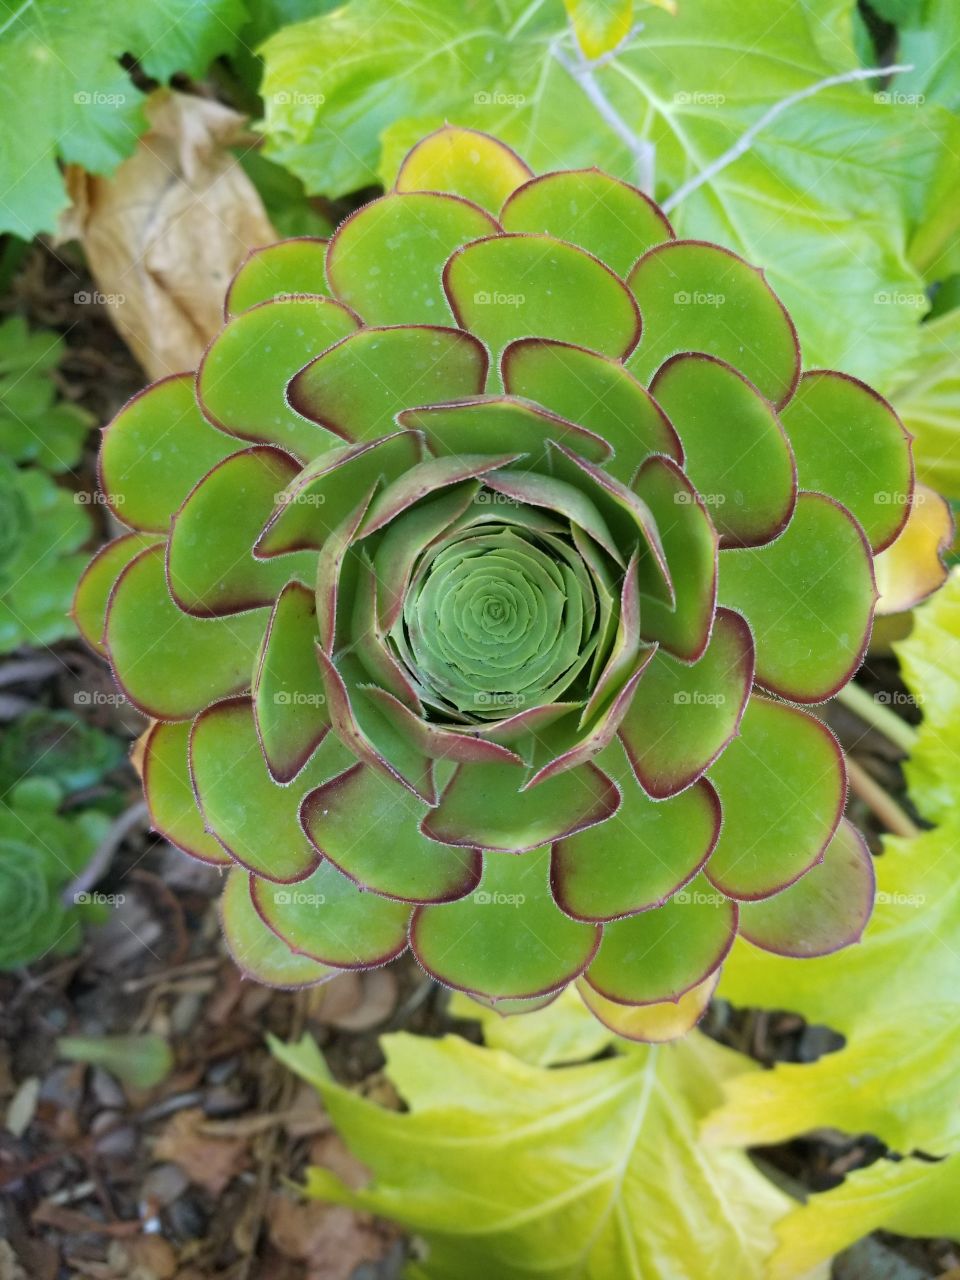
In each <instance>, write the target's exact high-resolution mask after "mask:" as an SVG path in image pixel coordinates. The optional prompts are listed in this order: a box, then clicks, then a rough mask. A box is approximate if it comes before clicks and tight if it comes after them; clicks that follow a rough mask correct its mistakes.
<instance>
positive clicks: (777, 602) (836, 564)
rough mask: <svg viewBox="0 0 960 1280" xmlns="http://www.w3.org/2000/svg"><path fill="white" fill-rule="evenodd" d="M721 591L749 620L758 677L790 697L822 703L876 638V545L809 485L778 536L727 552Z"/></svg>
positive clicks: (727, 602)
mask: <svg viewBox="0 0 960 1280" xmlns="http://www.w3.org/2000/svg"><path fill="white" fill-rule="evenodd" d="M718 596H719V600H720V602H721V604H725V605H729V606H730V608H732V609H738V610H740V612H741V613H743V615H744V616H745V617H746V619H747V621H748V622H749V623H750V626H751V629H752V630H753V635H754V639H755V641H756V646H757V670H756V678H757V680H758V681H759V682H760V683H761V684H763V685H765V686H766V687H767V688H769V689H772V690H773V691H774V692H775V693H779V694H781V695H782V696H783V697H785V698H791V699H793V700H794V701H797V702H823V701H824V700H825V699H826V698H829V697H832V695H833V694H834V693H836V691H837V690H838V689H840V688H842V687H843V685H845V684H846V683H847V681H848V680H849V679H850V677H851V676H852V675H853V673H854V671H856V669H857V667H858V666H859V665H860V662H861V660H862V659H863V654H864V650H865V649H866V647H867V641H868V640H869V638H870V629H871V626H872V624H873V607H874V603H875V601H876V589H875V587H874V579H873V562H872V559H871V556H870V548H869V546H868V544H867V541H866V538H865V537H864V533H863V530H862V529H861V528H860V526H859V525H858V524H857V522H856V521H855V520H854V519H853V517H852V516H851V515H850V513H849V512H848V511H847V510H846V508H845V507H842V506H840V505H839V503H837V502H835V501H834V500H833V499H832V498H826V497H824V496H823V495H821V494H817V493H808V492H806V491H803V492H801V493H800V495H799V497H798V498H797V506H796V510H795V511H794V514H793V518H792V519H791V521H790V523H789V525H788V526H787V528H786V531H785V532H784V533H783V534H782V535H781V536H780V537H779V538H778V539H777V540H776V542H771V543H769V544H768V545H767V546H765V547H751V548H745V549H739V548H738V549H736V550H730V551H722V552H721V553H720V583H719V588H718Z"/></svg>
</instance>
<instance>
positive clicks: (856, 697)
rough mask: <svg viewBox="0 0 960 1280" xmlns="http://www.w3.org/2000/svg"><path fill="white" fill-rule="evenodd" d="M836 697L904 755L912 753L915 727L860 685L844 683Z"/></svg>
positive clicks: (915, 734)
mask: <svg viewBox="0 0 960 1280" xmlns="http://www.w3.org/2000/svg"><path fill="white" fill-rule="evenodd" d="M836 698H837V701H838V702H840V703H842V704H843V705H844V706H845V707H846V708H847V710H848V711H852V712H853V714H854V715H856V716H859V717H860V719H861V720H863V721H865V722H866V723H867V724H868V725H870V727H871V728H873V729H876V731H877V732H878V733H882V734H883V736H884V737H885V738H888V739H889V740H890V742H892V743H893V744H894V746H896V747H899V748H900V750H901V751H902V752H903V753H904V755H910V754H912V752H913V751H914V749H915V748H916V745H917V731H916V729H914V727H913V726H912V725H909V724H907V722H906V720H902V719H901V718H900V717H899V716H898V715H897V713H896V712H895V711H891V710H890V708H889V707H887V706H884V705H883V703H880V702H878V701H877V700H876V698H874V697H873V695H872V694H870V693H868V692H867V690H866V689H864V688H863V687H862V685H859V684H853V683H850V684H848V685H845V686H844V687H843V688H842V689H841V690H840V692H839V693H838V694H837V695H836Z"/></svg>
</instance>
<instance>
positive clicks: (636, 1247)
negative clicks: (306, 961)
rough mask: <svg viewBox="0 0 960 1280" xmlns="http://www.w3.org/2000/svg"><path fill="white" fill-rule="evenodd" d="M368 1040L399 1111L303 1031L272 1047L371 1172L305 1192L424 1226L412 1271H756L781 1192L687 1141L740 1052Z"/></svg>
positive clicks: (667, 1277)
mask: <svg viewBox="0 0 960 1280" xmlns="http://www.w3.org/2000/svg"><path fill="white" fill-rule="evenodd" d="M545 1012H547V1011H545ZM538 1016H540V1015H537V1014H532V1015H530V1017H531V1018H536V1017H538ZM517 1021H521V1020H520V1019H518V1020H517ZM522 1021H524V1022H526V1021H528V1019H523V1020H522ZM383 1044H384V1048H385V1051H386V1054H387V1067H386V1072H387V1076H388V1078H389V1079H390V1080H391V1081H392V1083H393V1084H394V1086H395V1088H396V1089H397V1090H398V1091H399V1093H400V1095H401V1097H402V1098H403V1099H404V1100H405V1102H406V1104H407V1105H406V1107H405V1108H404V1109H403V1110H402V1111H398V1110H390V1109H387V1108H384V1107H383V1106H380V1105H377V1104H376V1103H373V1102H371V1101H370V1100H369V1099H367V1098H364V1097H363V1096H362V1095H360V1094H359V1093H357V1092H356V1091H355V1090H352V1089H349V1088H347V1087H346V1086H344V1085H340V1084H337V1083H335V1082H334V1080H333V1078H332V1076H331V1074H330V1073H329V1071H328V1070H326V1068H325V1064H324V1063H323V1060H322V1058H321V1057H320V1054H319V1052H318V1050H317V1048H316V1046H315V1044H314V1043H313V1042H312V1041H311V1040H309V1039H307V1038H305V1039H304V1040H303V1041H301V1043H300V1044H299V1045H287V1046H281V1047H279V1048H275V1050H274V1051H275V1052H278V1056H281V1058H282V1060H283V1061H284V1062H286V1064H287V1065H288V1066H290V1067H292V1068H293V1070H295V1071H297V1072H298V1073H300V1074H302V1075H303V1076H304V1078H306V1079H308V1080H309V1081H310V1082H311V1083H312V1084H313V1085H314V1086H315V1087H316V1088H318V1089H320V1090H321V1092H322V1094H323V1099H324V1105H325V1107H326V1109H327V1111H328V1112H329V1113H330V1115H331V1116H332V1118H333V1121H334V1123H335V1124H336V1126H337V1128H338V1129H339V1131H340V1132H341V1133H342V1134H343V1135H344V1137H345V1139H346V1141H347V1143H348V1144H349V1146H350V1148H351V1150H352V1151H353V1152H354V1154H355V1155H356V1156H357V1158H358V1159H360V1160H361V1161H362V1162H363V1163H364V1165H366V1167H367V1168H369V1169H371V1170H373V1174H374V1177H373V1181H372V1183H371V1184H369V1185H368V1186H366V1187H365V1188H364V1189H362V1190H359V1191H356V1190H351V1189H350V1188H349V1187H347V1186H346V1185H345V1184H343V1183H342V1182H341V1181H340V1180H339V1179H337V1178H336V1177H335V1176H334V1175H332V1174H331V1173H329V1171H327V1170H320V1169H313V1170H311V1171H310V1174H309V1182H308V1190H309V1191H310V1193H311V1194H313V1195H316V1196H320V1197H322V1198H323V1199H325V1200H331V1199H332V1200H334V1201H335V1202H337V1203H341V1204H349V1205H351V1206H352V1207H353V1208H355V1209H360V1210H362V1211H364V1212H368V1213H376V1214H378V1215H386V1216H388V1217H390V1218H393V1219H394V1220H395V1221H398V1222H399V1223H401V1224H402V1225H403V1226H404V1227H405V1228H406V1229H407V1230H408V1231H410V1232H411V1233H412V1234H415V1235H417V1236H420V1237H423V1238H424V1239H425V1240H426V1241H427V1244H428V1246H429V1252H428V1254H427V1257H426V1258H425V1259H424V1261H423V1262H422V1263H420V1264H418V1271H419V1273H420V1275H421V1277H422V1280H448V1277H450V1276H454V1275H455V1276H457V1277H458V1280H489V1278H490V1277H492V1276H496V1277H497V1278H498V1280H529V1277H531V1276H534V1275H539V1276H543V1277H550V1280H554V1278H555V1277H556V1280H559V1278H560V1277H565V1276H569V1275H570V1272H571V1267H574V1268H576V1269H578V1270H579V1271H580V1273H581V1274H582V1275H583V1276H585V1277H591V1280H592V1278H593V1277H596V1280H601V1278H604V1277H610V1276H626V1275H629V1274H630V1271H631V1269H633V1270H634V1271H635V1269H636V1260H637V1258H638V1257H642V1258H643V1259H644V1265H645V1266H646V1268H647V1271H648V1273H649V1275H650V1278H651V1280H673V1277H676V1276H681V1275H704V1276H706V1275H709V1274H710V1272H711V1270H712V1271H714V1272H715V1273H716V1274H717V1275H730V1276H737V1277H738V1280H761V1278H762V1277H763V1274H764V1266H765V1258H766V1256H767V1255H768V1254H769V1252H770V1250H771V1248H772V1247H773V1243H774V1235H773V1230H772V1224H773V1223H774V1221H775V1220H776V1219H777V1218H779V1217H780V1216H781V1215H782V1214H783V1213H784V1212H786V1211H787V1209H788V1208H789V1207H790V1205H791V1203H792V1202H791V1201H790V1200H789V1199H788V1197H786V1196H785V1195H783V1193H782V1192H780V1191H778V1190H776V1189H775V1188H774V1187H773V1185H772V1184H771V1183H770V1182H769V1181H768V1180H767V1179H766V1178H765V1177H763V1176H762V1175H761V1174H760V1173H759V1172H758V1171H757V1169H756V1168H755V1166H754V1165H753V1164H752V1163H751V1161H750V1160H749V1159H748V1158H747V1156H746V1155H745V1154H744V1153H742V1152H740V1151H731V1150H724V1149H722V1148H717V1147H709V1146H705V1145H703V1144H702V1143H701V1142H700V1138H699V1126H700V1123H701V1121H702V1118H703V1116H704V1115H706V1114H707V1113H708V1112H709V1110H710V1109H711V1107H712V1106H714V1105H715V1104H716V1101H717V1099H718V1098H719V1096H720V1088H721V1086H722V1084H723V1083H725V1082H726V1081H728V1080H730V1079H732V1078H735V1077H736V1076H737V1075H738V1074H739V1073H740V1072H742V1071H743V1070H745V1069H747V1068H748V1065H749V1064H748V1061H747V1059H745V1058H741V1057H740V1056H739V1055H737V1054H734V1053H732V1052H731V1051H730V1050H729V1049H725V1048H723V1047H721V1046H720V1045H717V1044H714V1043H713V1042H711V1041H709V1040H707V1039H706V1038H705V1037H702V1036H696V1035H694V1036H691V1037H689V1038H688V1039H686V1040H684V1041H683V1042H682V1043H680V1044H677V1045H673V1046H670V1047H669V1048H652V1049H648V1048H633V1047H631V1048H628V1049H627V1051H626V1052H625V1053H622V1054H616V1055H614V1056H612V1057H609V1058H606V1059H604V1060H603V1061H601V1062H593V1063H586V1064H584V1065H580V1066H568V1067H564V1068H563V1069H562V1070H549V1069H546V1068H544V1067H539V1066H530V1065H527V1064H526V1063H523V1062H520V1061H518V1060H517V1059H516V1058H515V1057H512V1056H511V1055H510V1054H508V1053H504V1052H502V1051H491V1050H489V1049H484V1048H481V1047H479V1046H477V1045H474V1044H470V1043H468V1042H467V1041H465V1040H463V1039H462V1038H461V1037H460V1036H446V1037H444V1038H443V1039H439V1040H433V1039H425V1038H424V1037H422V1036H412V1035H391V1036H387V1037H385V1038H384V1041H383ZM520 1135H522V1138H523V1140H522V1141H518V1137H519V1136H520ZM572 1150H575V1151H576V1153H577V1159H576V1160H575V1161H573V1162H571V1159H570V1152H571V1151H572ZM677 1188H682V1189H683V1191H682V1194H680V1195H678V1193H677ZM478 1205H482V1206H483V1215H482V1222H481V1221H480V1220H479V1218H478ZM678 1214H680V1215H681V1223H682V1227H681V1229H680V1230H678Z"/></svg>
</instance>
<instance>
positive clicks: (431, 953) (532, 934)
mask: <svg viewBox="0 0 960 1280" xmlns="http://www.w3.org/2000/svg"><path fill="white" fill-rule="evenodd" d="M549 864H550V849H549V847H547V846H544V847H543V848H540V849H536V850H533V851H532V852H530V853H526V854H524V855H523V856H522V857H511V856H510V855H509V854H495V853H489V854H487V855H486V857H485V858H484V860H483V877H482V879H481V880H480V883H479V885H478V886H477V887H476V889H475V890H474V892H473V893H472V894H471V895H470V896H469V897H466V898H461V899H460V901H459V902H450V903H445V904H444V905H442V906H430V907H419V908H418V909H417V910H416V911H415V912H414V915H413V920H412V922H411V926H410V945H411V947H412V949H413V952H414V954H415V955H416V957H417V959H418V960H419V962H420V963H421V964H422V965H423V967H424V968H425V969H426V970H427V972H428V973H432V974H433V976H434V977H435V978H438V979H439V980H440V981H441V982H444V983H446V984H447V986H451V987H457V988H459V989H460V990H461V991H469V992H473V993H476V994H478V995H481V996H486V997H487V998H488V999H500V998H506V999H518V998H523V997H528V996H536V995H542V994H545V993H546V992H548V991H555V990H556V989H557V988H558V987H561V986H563V985H564V984H565V983H567V982H569V981H570V980H571V979H572V978H575V977H576V976H577V975H578V974H580V973H582V972H583V970H584V968H585V967H586V965H587V964H589V962H590V960H591V958H592V957H593V955H594V953H595V951H596V947H597V942H598V940H599V935H600V930H599V929H598V928H597V926H596V925H593V924H585V923H581V922H579V921H575V920H571V919H570V918H569V917H568V916H566V915H564V914H563V913H562V912H561V911H560V910H559V909H558V908H557V904H556V903H555V902H554V900H553V896H552V895H551V893H550V889H549V886H548V884H547V872H548V868H549ZM465 937H469V938H470V945H469V946H468V947H464V946H463V945H462V943H463V939H464V938H465Z"/></svg>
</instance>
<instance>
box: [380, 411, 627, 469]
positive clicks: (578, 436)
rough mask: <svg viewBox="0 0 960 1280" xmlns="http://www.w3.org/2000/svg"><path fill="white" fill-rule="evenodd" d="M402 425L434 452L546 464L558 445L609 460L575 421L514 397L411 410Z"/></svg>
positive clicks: (597, 439)
mask: <svg viewBox="0 0 960 1280" xmlns="http://www.w3.org/2000/svg"><path fill="white" fill-rule="evenodd" d="M397 420H398V421H399V422H400V424H401V426H404V427H407V428H408V429H411V430H418V431H423V432H424V433H425V434H426V436H427V440H428V441H429V444H430V448H431V449H432V450H433V452H434V453H439V454H449V453H477V452H478V451H480V450H481V449H482V451H483V452H485V453H486V452H490V453H517V452H520V451H523V452H524V453H527V454H529V455H531V461H532V462H538V461H541V460H542V459H543V458H544V457H545V455H546V449H547V445H548V444H549V443H551V442H554V441H556V442H557V443H559V444H565V445H569V447H570V448H571V449H573V450H574V451H575V452H576V453H577V454H580V455H582V456H583V457H585V458H589V459H591V460H593V461H595V462H602V461H603V460H604V459H605V458H608V457H609V456H610V446H609V445H608V444H607V443H606V441H605V440H602V439H601V438H600V437H599V436H597V435H594V434H593V433H592V432H589V431H585V430H584V429H583V428H582V427H580V426H578V425H577V424H576V423H575V422H567V421H565V420H564V419H562V418H557V417H555V416H554V415H553V414H552V413H548V412H547V411H546V410H544V409H540V408H539V407H538V406H537V405H535V404H528V403H527V402H526V401H524V400H516V399H513V398H512V397H511V396H489V397H486V398H478V399H476V400H471V401H468V402H466V403H464V404H458V405H434V406H432V407H428V408H424V409H406V410H404V412H403V413H401V414H398V415H397Z"/></svg>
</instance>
